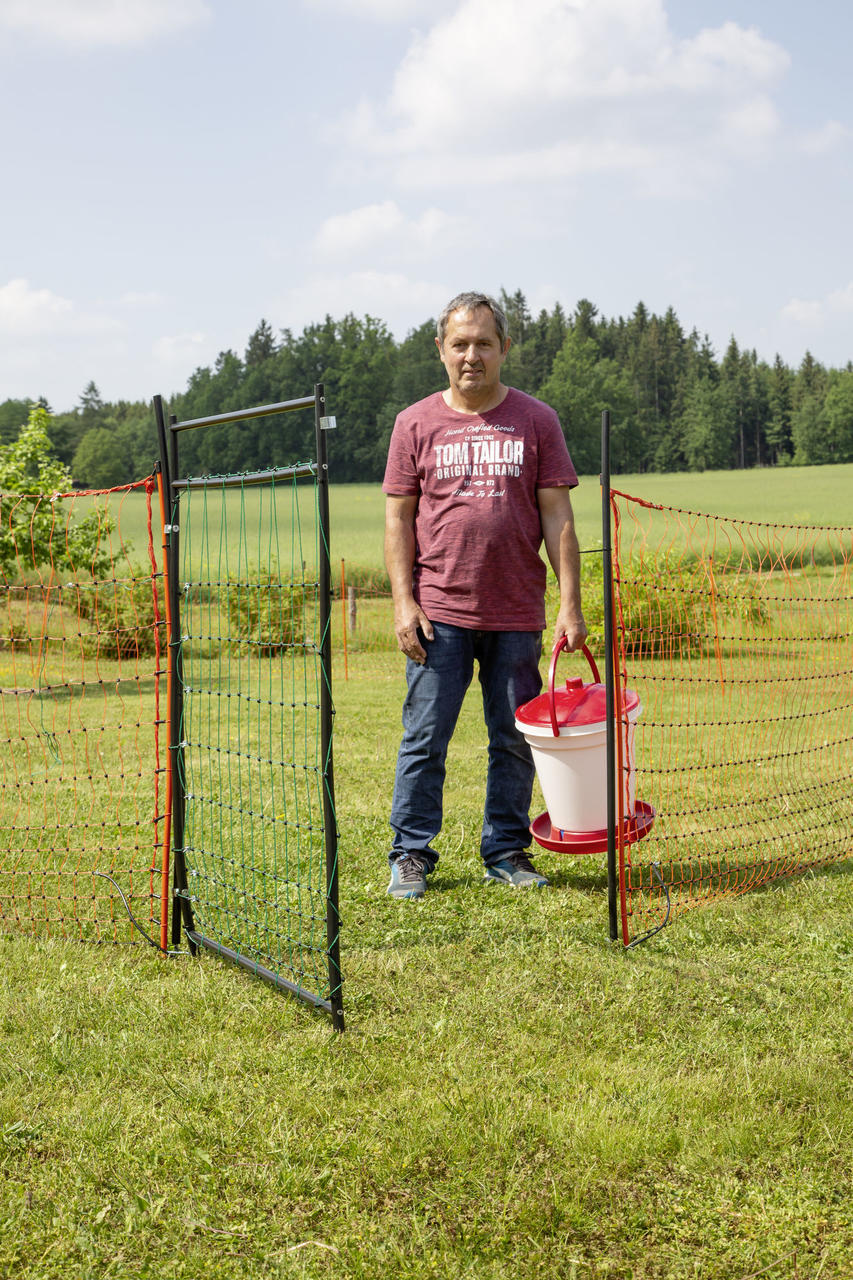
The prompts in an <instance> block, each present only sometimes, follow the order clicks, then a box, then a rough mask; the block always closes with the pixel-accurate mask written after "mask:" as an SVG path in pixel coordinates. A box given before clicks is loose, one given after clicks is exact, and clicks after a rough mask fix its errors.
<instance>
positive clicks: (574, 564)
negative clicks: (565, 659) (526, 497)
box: [536, 486, 587, 650]
mask: <svg viewBox="0 0 853 1280" xmlns="http://www.w3.org/2000/svg"><path fill="white" fill-rule="evenodd" d="M536 501H537V502H538V503H539V519H540V520H541V522H542V536H543V538H544V539H545V550H546V551H547V553H548V559H549V560H550V561H551V567H552V569H553V570H554V573H555V574H556V575H557V581H558V582H559V584H560V609H559V612H558V614H557V624H556V626H555V628H554V643H555V644H556V642H557V641H558V640H559V639H560V638H561V637H562V636H565V637H566V644H567V646H568V648H569V649H570V650H575V649H579V648H580V647H581V645H582V644H583V642H584V640H586V637H587V629H586V622H585V621H584V616H583V611H582V609H581V571H580V564H581V559H580V549H579V547H578V538H577V534H576V533H575V516H574V512H573V511H572V500H571V497H570V490H569V489H568V488H567V487H563V486H561V487H560V488H558V489H537V490H536Z"/></svg>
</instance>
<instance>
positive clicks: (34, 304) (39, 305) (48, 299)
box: [0, 279, 73, 337]
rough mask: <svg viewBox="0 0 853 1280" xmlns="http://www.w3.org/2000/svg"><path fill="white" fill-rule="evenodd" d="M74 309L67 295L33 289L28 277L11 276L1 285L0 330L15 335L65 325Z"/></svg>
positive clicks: (19, 335)
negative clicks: (16, 277) (10, 278)
mask: <svg viewBox="0 0 853 1280" xmlns="http://www.w3.org/2000/svg"><path fill="white" fill-rule="evenodd" d="M72 310H73V306H72V304H71V303H70V302H69V301H68V299H67V298H60V297H59V296H58V294H55V293H51V291H50V289H33V288H32V287H31V286H30V282H29V280H24V279H17V280H10V281H9V283H8V284H4V285H3V286H2V288H0V331H2V332H3V333H8V334H13V335H14V336H15V337H22V336H24V335H27V334H36V333H38V334H41V333H50V332H52V331H55V330H56V329H57V328H62V327H63V326H64V324H65V321H66V320H67V319H68V318H69V316H70V314H71V312H72Z"/></svg>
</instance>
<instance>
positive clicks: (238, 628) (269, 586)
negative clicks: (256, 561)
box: [227, 569, 306, 657]
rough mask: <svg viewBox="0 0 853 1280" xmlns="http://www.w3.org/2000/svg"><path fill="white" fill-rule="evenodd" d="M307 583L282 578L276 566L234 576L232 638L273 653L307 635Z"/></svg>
mask: <svg viewBox="0 0 853 1280" xmlns="http://www.w3.org/2000/svg"><path fill="white" fill-rule="evenodd" d="M305 605H306V596H305V587H304V585H303V584H302V583H301V582H291V581H289V580H287V579H283V578H280V577H279V576H278V574H277V573H276V572H275V571H274V570H271V569H269V570H259V569H256V570H250V572H249V573H248V574H247V575H246V577H244V578H242V579H241V580H239V581H238V580H237V579H235V578H230V579H229V581H228V587H227V611H228V621H229V624H230V634H231V638H232V641H236V643H237V644H239V645H245V644H248V645H251V646H252V647H253V648H254V649H256V650H257V652H258V653H259V654H262V655H263V656H264V657H271V656H273V655H274V654H277V653H279V652H281V650H282V649H288V648H290V647H291V646H293V645H296V644H302V642H303V638H304V635H305Z"/></svg>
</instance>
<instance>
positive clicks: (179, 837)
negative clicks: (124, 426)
mask: <svg viewBox="0 0 853 1280" xmlns="http://www.w3.org/2000/svg"><path fill="white" fill-rule="evenodd" d="M154 414H155V417H156V419H157V438H158V441H159V445H160V467H161V470H162V472H163V488H164V493H165V497H166V519H167V523H166V526H165V528H164V530H163V533H164V536H165V539H166V548H167V551H166V554H167V556H168V563H169V611H170V613H171V619H172V623H171V632H170V635H169V667H170V676H171V681H170V687H171V700H170V703H169V719H170V722H171V728H172V735H171V741H170V743H169V748H168V749H169V752H170V755H171V758H172V764H171V768H172V868H173V883H172V889H173V894H174V896H173V899H172V946H175V947H176V946H178V945H179V943H180V941H181V920H183V923H184V927H185V928H186V929H187V930H188V931H189V930H191V929H192V928H193V927H194V921H193V913H192V905H191V903H190V901H189V897H188V896H187V894H188V892H189V890H188V884H187V869H186V861H185V859H184V815H185V810H186V779H185V777H184V751H183V711H184V694H183V680H182V673H181V663H180V651H181V590H180V582H179V570H180V559H179V546H178V537H179V519H180V507H179V502H178V494H177V491H176V490H175V489H174V487H173V486H174V481H175V479H176V477H177V468H178V448H177V439H176V437H175V433H174V431H172V430H171V425H172V424H174V421H175V419H174V417H171V418H170V423H169V426H167V424H166V415H165V411H164V408H163V399H162V397H161V396H155V397H154ZM178 904H180V908H179V905H178ZM190 947H191V949H192V950H193V951H195V945H194V944H193V943H192V942H190Z"/></svg>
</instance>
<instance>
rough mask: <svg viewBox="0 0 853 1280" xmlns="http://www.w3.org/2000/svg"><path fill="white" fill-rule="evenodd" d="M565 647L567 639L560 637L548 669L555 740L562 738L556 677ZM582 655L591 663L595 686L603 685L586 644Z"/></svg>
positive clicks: (549, 701) (552, 726)
mask: <svg viewBox="0 0 853 1280" xmlns="http://www.w3.org/2000/svg"><path fill="white" fill-rule="evenodd" d="M565 647H566V637H565V636H560V638H559V640H558V641H557V643H556V644H555V645H554V652H553V653H552V654H551V665H550V667H549V668H548V707H549V710H550V712H551V728H552V730H553V732H554V737H555V738H559V736H560V726H559V724H558V723H557V701H556V698H555V697H554V675H555V673H556V670H557V659H558V658H559V656H560V654H561V653H562V651H563V650H564V649H565ZM581 653H582V654H583V656H584V657H585V658H586V660H587V662H588V663H589V666H590V670H591V671H592V678H593V681H594V682H595V684H601V676H600V675H599V674H598V667H597V666H596V665H595V658H594V657H593V656H592V654H591V653H590V651H589V649H588V648H587V647H586V645H585V644H584V645H581Z"/></svg>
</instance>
